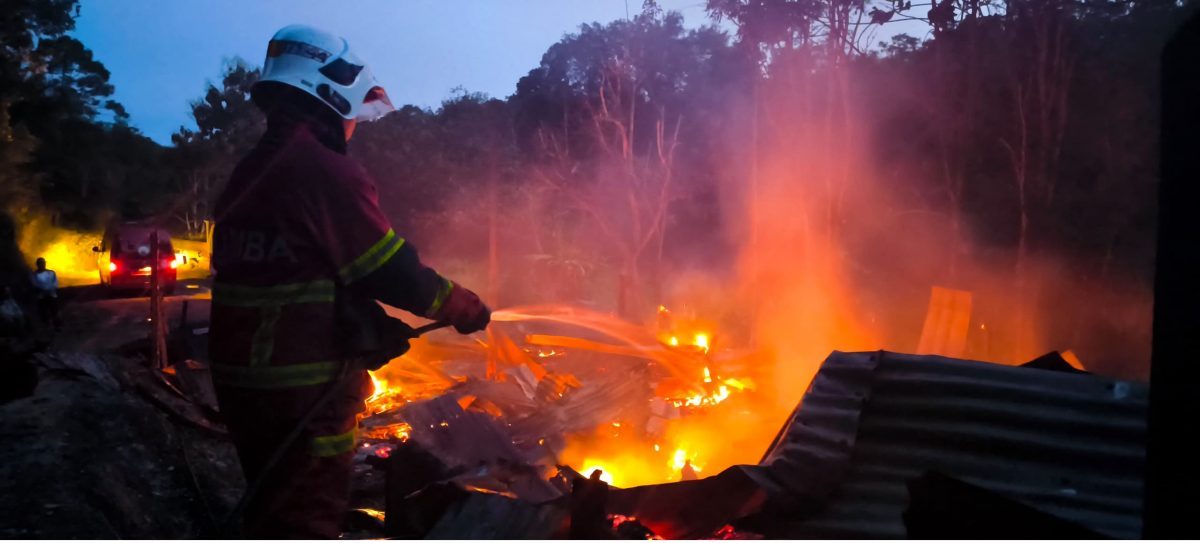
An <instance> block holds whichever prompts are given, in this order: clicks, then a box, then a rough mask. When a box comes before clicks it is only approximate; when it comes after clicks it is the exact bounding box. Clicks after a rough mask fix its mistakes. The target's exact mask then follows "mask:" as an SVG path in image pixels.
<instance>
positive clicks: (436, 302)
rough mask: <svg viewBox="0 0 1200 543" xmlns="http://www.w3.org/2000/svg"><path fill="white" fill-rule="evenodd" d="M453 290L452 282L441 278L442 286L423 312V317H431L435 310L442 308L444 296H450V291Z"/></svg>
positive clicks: (444, 301) (444, 300)
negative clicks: (427, 308)
mask: <svg viewBox="0 0 1200 543" xmlns="http://www.w3.org/2000/svg"><path fill="white" fill-rule="evenodd" d="M451 290H454V282H453V281H451V280H449V279H446V278H444V277H443V278H442V288H441V290H438V293H437V296H435V297H434V298H433V303H432V304H429V310H428V311H426V312H425V318H427V319H432V318H433V317H434V315H437V312H438V311H439V310H440V309H442V304H444V303H446V298H449V297H450V291H451Z"/></svg>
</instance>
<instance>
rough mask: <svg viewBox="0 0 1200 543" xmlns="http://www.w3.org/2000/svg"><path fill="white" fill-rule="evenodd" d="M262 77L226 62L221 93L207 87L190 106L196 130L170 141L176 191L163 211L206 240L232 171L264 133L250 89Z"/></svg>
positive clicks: (243, 65) (212, 86)
mask: <svg viewBox="0 0 1200 543" xmlns="http://www.w3.org/2000/svg"><path fill="white" fill-rule="evenodd" d="M259 77H260V71H259V69H258V68H253V67H250V66H249V65H248V64H246V62H245V61H243V60H241V59H239V58H234V59H231V60H228V61H226V62H225V64H224V66H223V67H222V70H221V85H220V87H218V86H217V85H215V84H213V83H209V84H208V86H207V88H206V89H205V92H204V96H203V97H202V98H199V99H197V100H194V101H192V103H191V109H192V119H193V120H194V121H195V123H196V129H195V130H192V129H190V128H187V127H182V126H181V127H179V130H178V131H177V132H176V133H175V134H172V135H171V141H172V143H174V144H175V147H174V149H172V150H170V151H169V152H168V155H167V158H166V159H167V160H168V161H169V162H170V164H171V165H172V169H173V170H174V173H173V177H174V179H175V186H176V187H178V188H177V192H175V193H174V194H173V195H172V196H171V201H170V202H167V203H165V204H164V205H165V206H166V208H167V212H168V213H169V214H170V215H172V216H174V217H175V218H176V219H177V220H178V221H180V222H181V223H182V224H183V225H184V227H185V228H186V230H187V231H188V232H190V233H192V234H193V235H201V234H203V232H204V228H205V221H208V220H211V219H212V205H213V203H214V202H215V200H216V197H217V195H218V194H220V192H221V189H222V188H224V186H225V182H226V181H228V179H229V176H230V175H231V174H232V172H233V167H234V166H235V165H236V164H237V162H238V160H240V159H241V157H242V156H243V155H244V154H245V153H246V152H248V151H249V150H250V148H251V147H252V146H253V145H254V143H255V142H256V141H258V139H259V138H260V137H261V136H262V133H263V131H264V130H265V129H266V121H265V119H264V118H263V116H262V114H261V113H260V112H259V111H258V109H257V107H255V106H254V103H253V102H251V101H250V89H251V87H253V85H254V83H255V82H256V81H258V79H259Z"/></svg>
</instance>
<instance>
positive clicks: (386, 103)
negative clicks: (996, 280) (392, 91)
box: [354, 86, 396, 122]
mask: <svg viewBox="0 0 1200 543" xmlns="http://www.w3.org/2000/svg"><path fill="white" fill-rule="evenodd" d="M393 111H396V106H393V105H392V100H391V98H388V95H387V91H385V90H383V87H379V86H375V87H371V90H369V91H367V95H366V96H365V97H363V104H362V107H361V108H360V109H359V110H358V115H356V116H355V117H354V118H355V119H357V120H359V121H361V122H368V121H374V120H376V119H379V118H380V117H383V116H384V115H387V114H388V113H391V112H393Z"/></svg>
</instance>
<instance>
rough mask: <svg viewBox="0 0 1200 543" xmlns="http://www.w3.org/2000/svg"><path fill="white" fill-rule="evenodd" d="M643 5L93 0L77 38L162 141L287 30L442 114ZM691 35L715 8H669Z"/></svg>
mask: <svg viewBox="0 0 1200 543" xmlns="http://www.w3.org/2000/svg"><path fill="white" fill-rule="evenodd" d="M641 4H642V3H641V1H640V0H628V2H626V0H520V1H504V2H502V1H499V0H475V1H465V0H403V1H402V0H342V1H337V2H333V1H316V0H291V1H284V0H241V1H237V0H205V1H182V0H83V1H82V8H81V12H80V17H79V19H78V21H77V22H76V30H75V32H74V34H75V36H76V37H77V38H78V39H80V40H81V41H82V42H83V43H84V45H86V46H87V47H89V48H91V50H92V51H93V53H94V54H95V56H96V58H97V59H98V60H100V61H101V62H103V63H104V65H105V66H106V67H107V68H108V70H109V71H110V72H111V73H112V79H111V82H112V83H113V85H114V86H115V87H116V95H115V98H116V99H117V100H118V101H119V102H121V103H122V104H123V105H124V106H125V108H126V109H127V110H128V111H129V114H130V117H131V124H133V125H134V126H135V127H137V128H138V129H140V130H141V131H142V132H143V133H145V134H146V135H147V136H150V137H151V138H153V139H154V140H155V141H158V142H160V143H169V142H170V134H171V133H172V132H174V131H176V130H177V129H178V128H179V127H180V126H182V125H187V126H193V124H192V122H191V119H190V117H189V110H188V102H189V101H190V100H193V99H196V98H198V97H199V96H200V95H201V94H202V93H203V90H204V85H205V82H206V81H209V80H216V79H217V76H218V74H219V73H220V69H221V63H222V61H223V60H224V59H227V58H232V57H234V56H240V57H242V58H244V59H246V60H247V61H249V62H250V63H251V64H254V65H258V64H260V63H261V62H262V57H263V54H264V52H265V50H266V44H267V40H268V39H270V37H271V35H272V34H274V33H275V31H276V30H278V29H279V28H280V27H283V26H285V25H288V24H292V23H305V24H312V25H315V26H319V27H322V28H325V29H328V30H330V31H333V32H335V33H340V34H342V35H343V36H345V37H346V39H347V40H349V42H350V45H351V47H353V48H354V49H355V51H356V52H357V53H358V55H359V56H360V57H362V58H363V59H365V60H366V61H367V62H368V63H370V65H371V68H372V70H374V71H375V74H376V76H377V77H378V78H379V80H380V81H381V82H382V83H383V84H384V86H385V87H386V88H387V90H388V94H389V95H390V96H391V98H392V100H393V101H394V102H396V103H397V104H402V103H407V104H416V105H419V106H427V107H429V106H437V105H438V104H440V103H441V101H442V99H444V98H446V97H447V96H449V95H450V92H451V90H452V89H454V88H455V87H460V86H461V87H463V88H465V89H467V90H469V91H472V92H483V93H486V94H489V95H491V96H495V97H501V98H503V97H505V96H508V95H509V94H512V92H513V91H514V90H515V88H516V84H517V80H518V79H519V78H520V77H521V76H523V75H525V73H527V72H528V71H529V70H530V69H532V68H534V67H535V66H537V64H538V62H539V61H540V60H541V56H542V53H544V52H545V51H546V49H547V48H548V47H549V46H550V45H551V44H553V43H554V42H556V41H558V40H559V39H560V38H561V37H562V36H563V35H564V34H566V33H569V32H573V31H575V29H577V28H578V27H579V25H580V24H581V23H584V22H608V21H612V20H615V19H619V18H623V17H625V14H626V5H628V9H629V10H630V13H636V12H637V10H639V9H641ZM659 4H660V5H661V6H662V7H663V8H665V9H668V10H675V11H679V12H681V13H683V15H684V20H685V22H686V24H687V25H688V26H690V27H695V26H699V25H701V24H704V23H706V22H707V19H706V18H705V14H704V0H660V2H659Z"/></svg>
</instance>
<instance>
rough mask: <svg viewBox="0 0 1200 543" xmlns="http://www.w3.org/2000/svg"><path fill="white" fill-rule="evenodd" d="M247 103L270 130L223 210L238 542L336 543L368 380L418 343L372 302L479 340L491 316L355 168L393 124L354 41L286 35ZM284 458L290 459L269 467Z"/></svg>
mask: <svg viewBox="0 0 1200 543" xmlns="http://www.w3.org/2000/svg"><path fill="white" fill-rule="evenodd" d="M251 98H252V100H253V101H254V103H255V105H257V106H258V107H259V108H260V109H261V110H262V111H263V112H264V113H265V114H266V116H267V130H266V133H265V134H264V135H263V137H262V139H261V140H259V142H258V143H257V145H256V146H255V147H254V148H253V149H252V150H251V151H250V152H249V154H247V155H246V156H245V157H244V158H243V159H242V161H241V162H240V163H239V164H238V165H237V167H236V168H235V169H234V171H233V174H232V176H231V178H230V180H229V184H228V186H227V187H226V188H225V190H224V191H223V192H222V194H221V195H220V197H219V198H218V200H217V204H216V208H215V215H216V229H215V238H214V250H213V251H214V255H213V269H214V271H215V281H214V285H213V304H212V325H211V331H210V350H209V354H210V356H211V358H212V376H213V382H214V384H215V386H216V388H217V394H218V398H219V401H220V408H221V412H222V414H223V418H224V419H225V421H226V424H227V426H228V428H229V432H230V435H231V437H232V438H233V441H234V444H235V445H236V447H237V451H238V456H239V459H240V460H241V464H242V470H243V472H244V473H245V475H246V480H247V482H248V484H251V485H252V486H253V485H256V484H257V488H258V491H257V492H256V493H254V494H252V495H251V498H250V499H249V501H248V502H247V505H246V508H245V512H244V515H243V521H242V531H243V535H244V536H245V537H255V538H260V537H261V538H305V539H308V538H334V537H337V536H338V534H339V532H340V530H339V528H340V521H341V519H342V515H343V514H344V513H345V510H346V507H347V503H348V500H349V485H350V475H351V459H352V456H353V452H352V451H353V448H354V439H355V429H356V425H357V416H358V414H359V413H360V412H361V411H362V410H363V408H364V400H365V399H366V397H367V396H368V395H369V394H370V392H371V390H370V389H371V383H370V379H369V376H368V375H367V372H366V371H365V369H364V368H374V367H378V366H379V365H381V364H383V363H386V361H387V360H389V359H390V358H391V357H393V356H395V355H396V354H397V353H400V352H402V351H403V350H404V349H405V348H406V347H407V342H406V339H407V337H406V336H405V333H406V332H407V331H411V329H410V328H407V327H406V326H404V325H403V324H402V323H400V322H399V321H396V320H394V319H390V318H388V317H387V316H386V314H384V312H383V310H382V309H381V308H380V307H379V305H378V304H377V303H376V302H375V301H376V300H378V301H381V302H383V303H386V304H388V305H391V306H394V307H398V308H401V309H404V310H406V311H409V312H412V313H414V314H417V315H420V316H423V317H427V318H430V319H433V320H437V321H442V322H446V323H449V324H451V325H453V326H454V327H455V329H456V330H457V331H458V332H459V333H462V334H468V333H471V332H475V331H479V330H482V329H484V328H485V327H486V326H487V324H488V322H489V320H490V318H491V312H490V311H489V310H488V308H487V307H486V306H485V305H484V304H483V303H482V302H481V301H480V299H479V297H478V296H476V295H475V294H474V293H473V292H471V291H470V290H468V289H466V288H464V287H462V286H461V285H459V284H457V283H455V282H453V281H450V280H449V279H446V278H444V277H442V276H441V275H439V274H438V273H437V272H435V271H434V270H432V269H430V268H429V267H426V266H425V265H423V264H422V263H421V261H420V259H419V258H418V256H417V251H416V249H415V248H414V247H413V245H412V244H411V243H408V242H407V241H405V240H404V238H402V237H400V236H399V235H397V234H396V232H395V231H393V230H392V228H391V226H390V225H389V222H388V219H387V218H386V217H385V216H384V215H383V213H382V212H380V210H379V206H378V202H377V197H376V193H375V186H374V184H373V182H372V181H371V179H370V178H369V177H368V176H367V174H366V173H365V172H364V171H363V169H362V168H361V167H360V166H359V165H358V164H356V163H355V162H354V161H353V160H351V159H350V158H348V157H347V156H346V144H347V142H348V140H349V139H350V136H351V134H353V132H354V127H355V125H356V123H357V122H360V121H370V120H374V119H377V118H379V117H381V116H383V115H385V114H387V113H389V112H391V111H393V109H394V108H393V107H392V104H391V102H390V101H389V99H388V96H387V93H386V92H385V91H384V89H383V88H382V87H381V86H379V84H378V83H377V82H376V80H375V78H374V77H373V76H372V74H371V71H370V69H369V68H368V67H367V66H366V65H365V64H364V63H363V61H361V60H359V58H358V57H357V56H355V55H354V54H353V53H352V52H351V51H350V49H349V47H348V45H347V42H346V40H344V39H342V38H340V37H338V36H335V35H333V34H330V33H328V32H324V31H321V30H318V29H315V28H311V27H307V26H300V25H293V26H288V27H285V28H283V29H281V30H280V31H279V32H277V33H276V34H275V35H274V37H273V38H272V39H271V41H270V43H269V44H268V47H267V58H266V62H265V64H264V66H263V73H262V79H261V80H260V81H259V82H257V83H256V84H255V85H254V87H253V88H252V91H251ZM325 398H329V399H331V401H329V402H328V403H321V401H318V399H325ZM322 401H323V400H322ZM314 405H318V406H324V407H319V409H314V407H313V406H314ZM310 411H312V412H313V413H315V414H314V415H313V416H312V417H311V421H310V422H309V423H308V424H302V423H303V420H302V419H304V418H305V416H306V415H307V414H309V412H310ZM300 427H302V428H303V433H302V434H301V437H300V438H299V439H297V440H295V441H294V443H293V444H292V445H291V446H289V447H286V448H283V447H281V446H280V445H281V444H283V443H285V442H286V441H287V436H288V435H289V434H290V433H291V432H292V431H293V430H294V429H295V428H300ZM277 450H282V451H285V452H284V453H283V456H282V457H281V458H280V459H278V461H277V462H273V461H272V455H273V454H274V453H275V452H276V451H277ZM267 468H270V469H267ZM264 472H265V473H264Z"/></svg>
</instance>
